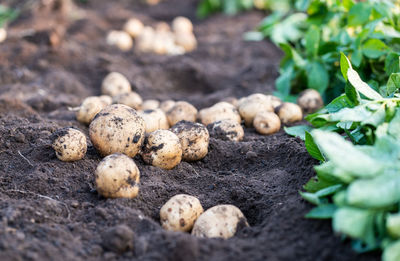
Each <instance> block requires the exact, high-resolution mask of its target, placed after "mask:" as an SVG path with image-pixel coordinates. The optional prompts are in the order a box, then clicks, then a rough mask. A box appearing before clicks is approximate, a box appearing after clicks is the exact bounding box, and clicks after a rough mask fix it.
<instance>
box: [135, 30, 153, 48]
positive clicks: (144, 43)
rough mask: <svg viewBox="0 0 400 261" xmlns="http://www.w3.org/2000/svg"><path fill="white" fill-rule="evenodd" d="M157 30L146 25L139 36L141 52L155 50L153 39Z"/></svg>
mask: <svg viewBox="0 0 400 261" xmlns="http://www.w3.org/2000/svg"><path fill="white" fill-rule="evenodd" d="M155 34H156V32H155V31H154V29H153V28H152V27H150V26H145V27H144V29H143V31H142V33H141V34H140V35H139V36H138V37H137V44H136V46H137V50H138V51H139V52H150V51H152V50H153V39H154V37H155Z"/></svg>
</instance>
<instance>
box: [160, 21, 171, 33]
mask: <svg viewBox="0 0 400 261" xmlns="http://www.w3.org/2000/svg"><path fill="white" fill-rule="evenodd" d="M156 31H157V32H171V27H170V26H169V24H167V23H166V22H158V23H157V24H156Z"/></svg>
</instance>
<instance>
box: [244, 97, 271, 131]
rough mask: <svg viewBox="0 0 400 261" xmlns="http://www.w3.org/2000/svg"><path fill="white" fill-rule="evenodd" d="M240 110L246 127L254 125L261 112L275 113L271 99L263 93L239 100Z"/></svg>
mask: <svg viewBox="0 0 400 261" xmlns="http://www.w3.org/2000/svg"><path fill="white" fill-rule="evenodd" d="M238 110H239V113H240V116H241V117H242V119H243V120H244V122H245V124H246V126H248V127H250V126H252V124H253V120H254V117H256V115H257V113H259V112H261V111H270V112H271V111H273V110H274V108H273V106H272V104H271V102H270V99H269V98H268V97H267V96H266V95H264V94H261V93H256V94H252V95H250V96H248V97H246V98H244V99H240V100H239V104H238Z"/></svg>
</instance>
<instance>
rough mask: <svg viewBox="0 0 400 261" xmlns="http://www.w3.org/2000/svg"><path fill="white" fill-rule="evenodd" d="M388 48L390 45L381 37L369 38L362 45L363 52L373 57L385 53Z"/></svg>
mask: <svg viewBox="0 0 400 261" xmlns="http://www.w3.org/2000/svg"><path fill="white" fill-rule="evenodd" d="M388 49H389V48H388V46H387V45H386V44H385V43H384V42H382V41H381V40H379V39H369V40H368V41H366V42H365V43H364V44H363V45H362V51H363V54H364V55H365V56H367V57H368V58H371V59H376V58H379V57H381V56H383V55H385V54H386V52H387V51H388Z"/></svg>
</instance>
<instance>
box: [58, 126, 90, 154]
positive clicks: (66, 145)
mask: <svg viewBox="0 0 400 261" xmlns="http://www.w3.org/2000/svg"><path fill="white" fill-rule="evenodd" d="M51 139H52V145H51V146H52V147H53V149H54V151H55V152H56V156H57V158H58V159H59V160H61V161H76V160H80V159H83V157H85V155H86V150H87V143H86V137H85V134H83V133H82V132H81V131H79V130H77V129H74V128H63V129H60V130H57V131H56V132H55V133H53V135H52V137H51Z"/></svg>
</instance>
